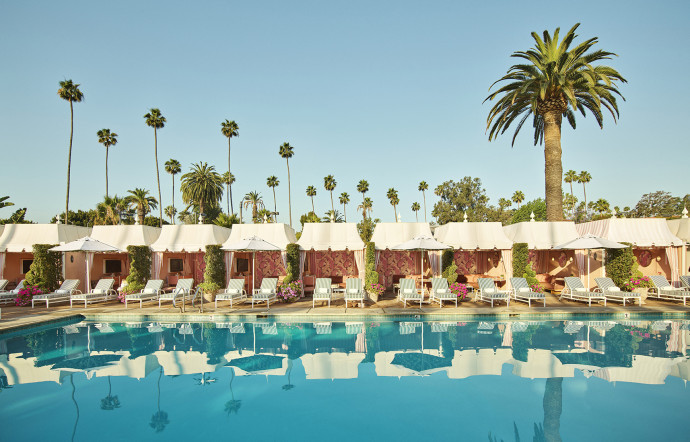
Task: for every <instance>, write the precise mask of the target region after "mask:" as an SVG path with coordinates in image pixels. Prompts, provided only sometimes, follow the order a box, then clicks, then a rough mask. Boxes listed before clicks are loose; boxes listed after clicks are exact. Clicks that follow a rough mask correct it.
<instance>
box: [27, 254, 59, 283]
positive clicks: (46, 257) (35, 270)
mask: <svg viewBox="0 0 690 442" xmlns="http://www.w3.org/2000/svg"><path fill="white" fill-rule="evenodd" d="M55 246H57V244H34V247H33V253H34V261H33V263H31V268H30V269H29V272H28V273H27V274H26V284H27V285H36V286H38V287H39V288H40V289H41V291H42V292H43V293H50V292H53V291H55V290H57V289H58V287H60V280H61V279H62V253H60V252H50V251H48V249H51V248H53V247H55Z"/></svg>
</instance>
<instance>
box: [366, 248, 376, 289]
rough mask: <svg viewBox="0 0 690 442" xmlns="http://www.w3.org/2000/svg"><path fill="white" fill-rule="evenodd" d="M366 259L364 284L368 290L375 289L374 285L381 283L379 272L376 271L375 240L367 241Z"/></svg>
mask: <svg viewBox="0 0 690 442" xmlns="http://www.w3.org/2000/svg"><path fill="white" fill-rule="evenodd" d="M364 260H365V261H364V262H365V265H364V268H365V274H364V286H365V288H366V289H367V290H373V285H374V284H378V283H379V274H378V272H377V271H376V245H375V244H374V243H373V242H368V243H367V249H366V254H365V256H364Z"/></svg>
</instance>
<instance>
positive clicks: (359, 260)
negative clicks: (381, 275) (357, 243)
mask: <svg viewBox="0 0 690 442" xmlns="http://www.w3.org/2000/svg"><path fill="white" fill-rule="evenodd" d="M353 253H354V254H355V265H356V266H357V273H358V275H359V278H360V279H362V280H364V276H365V268H364V250H355V251H354V252H353Z"/></svg>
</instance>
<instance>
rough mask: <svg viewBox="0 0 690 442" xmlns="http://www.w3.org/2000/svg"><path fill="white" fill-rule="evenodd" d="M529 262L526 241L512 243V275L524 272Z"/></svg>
mask: <svg viewBox="0 0 690 442" xmlns="http://www.w3.org/2000/svg"><path fill="white" fill-rule="evenodd" d="M528 262H529V249H528V248H527V243H524V242H516V243H515V244H513V275H515V276H519V275H522V274H524V273H525V268H526V267H527V263H528Z"/></svg>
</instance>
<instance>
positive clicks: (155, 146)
mask: <svg viewBox="0 0 690 442" xmlns="http://www.w3.org/2000/svg"><path fill="white" fill-rule="evenodd" d="M153 140H154V144H153V150H154V153H155V155H156V182H157V183H158V213H159V216H158V227H163V200H162V199H161V176H160V173H158V130H157V129H156V128H155V127H154V128H153ZM142 224H144V223H143V221H142Z"/></svg>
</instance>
